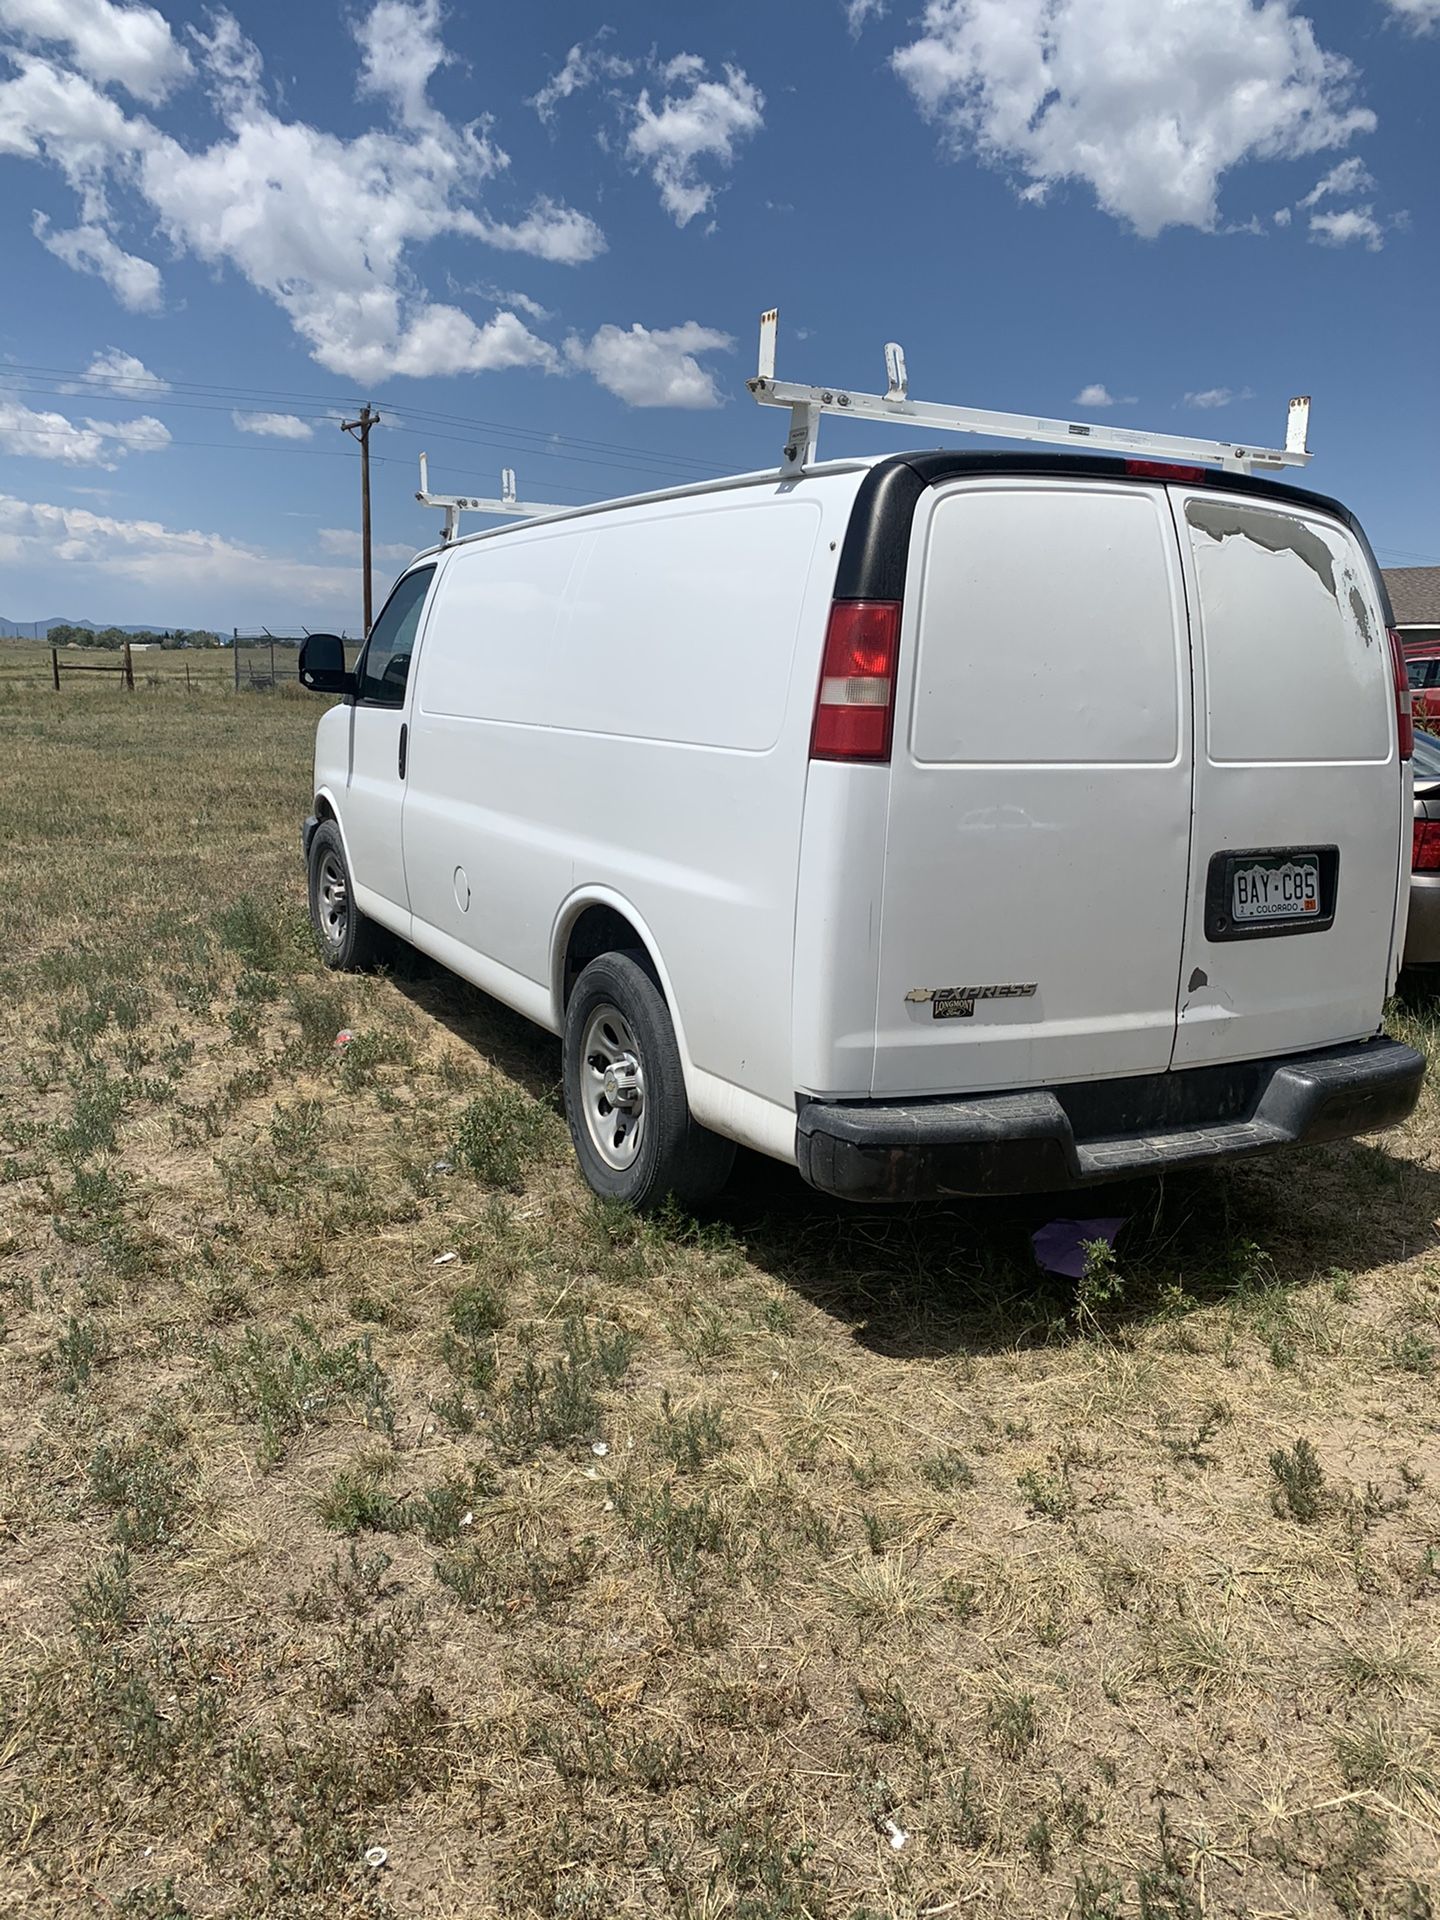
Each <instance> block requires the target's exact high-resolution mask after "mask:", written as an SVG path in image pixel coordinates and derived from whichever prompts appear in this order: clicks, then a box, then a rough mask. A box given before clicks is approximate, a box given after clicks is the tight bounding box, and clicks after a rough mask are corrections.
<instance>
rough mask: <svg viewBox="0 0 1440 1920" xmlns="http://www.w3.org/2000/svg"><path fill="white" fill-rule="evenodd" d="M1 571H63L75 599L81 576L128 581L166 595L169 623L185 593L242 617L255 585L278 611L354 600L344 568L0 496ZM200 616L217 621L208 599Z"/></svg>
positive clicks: (218, 537)
mask: <svg viewBox="0 0 1440 1920" xmlns="http://www.w3.org/2000/svg"><path fill="white" fill-rule="evenodd" d="M0 565H3V566H5V567H8V568H21V567H25V568H36V569H43V570H45V572H46V574H47V576H51V575H53V574H54V570H55V569H56V568H57V567H63V569H64V573H65V578H66V580H67V581H68V582H69V583H70V584H71V586H72V589H73V590H75V591H77V592H83V591H85V590H86V589H85V585H84V572H83V570H85V569H89V570H91V571H92V572H93V574H94V575H95V576H96V578H97V580H98V581H104V580H108V579H113V578H116V577H119V578H123V579H128V580H132V581H135V582H137V583H138V584H139V585H141V586H143V587H147V588H152V589H156V590H158V591H160V592H162V593H163V594H164V595H165V596H166V606H165V607H164V608H162V609H160V611H161V612H163V613H165V614H166V615H167V617H175V616H174V614H173V612H172V610H173V608H174V606H175V602H176V600H177V599H179V598H180V597H181V596H182V595H183V594H186V593H189V594H190V595H191V604H192V605H198V601H197V600H196V599H195V595H196V593H197V592H199V591H203V592H206V593H209V594H212V595H214V596H215V597H216V598H217V599H219V600H220V601H221V603H222V605H227V604H228V606H233V607H237V609H239V612H240V613H241V614H243V613H244V612H248V611H250V610H251V609H252V608H253V607H254V604H255V597H256V593H257V582H259V583H262V584H263V590H264V591H265V593H266V594H267V595H269V596H271V600H272V603H273V604H276V605H279V606H282V607H283V606H284V604H285V603H286V602H287V601H290V602H297V603H300V604H304V605H312V604H316V603H321V604H327V605H329V606H330V607H332V608H333V607H337V606H338V607H344V606H350V605H352V604H353V603H354V601H355V599H356V598H357V595H356V593H355V582H354V570H353V569H352V568H349V567H338V566H320V565H317V564H314V563H312V562H308V561H303V560H291V559H288V558H286V557H285V556H284V555H281V554H268V553H264V552H262V551H261V550H260V549H258V548H256V547H251V546H248V545H242V544H241V543H240V542H239V541H235V540H231V539H229V538H227V536H225V535H224V534H218V533H202V532H195V531H184V530H180V529H177V528H172V527H166V526H163V525H161V524H160V523H159V522H158V521H154V520H117V519H114V518H112V517H111V516H109V515H107V514H97V513H92V512H90V510H89V509H88V508H86V507H61V506H52V505H49V504H46V503H42V502H39V501H29V500H19V499H16V498H15V497H14V496H13V495H9V494H0ZM77 570H81V571H79V572H78V573H77ZM77 582H78V584H77ZM240 596H243V607H241V605H240ZM202 617H205V618H212V619H213V618H214V617H215V602H214V600H212V602H211V605H210V609H209V611H208V613H206V614H205V615H204V616H202ZM237 623H238V621H237Z"/></svg>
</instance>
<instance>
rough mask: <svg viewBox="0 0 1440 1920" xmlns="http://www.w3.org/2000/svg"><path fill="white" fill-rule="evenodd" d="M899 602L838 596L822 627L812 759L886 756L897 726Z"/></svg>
mask: <svg viewBox="0 0 1440 1920" xmlns="http://www.w3.org/2000/svg"><path fill="white" fill-rule="evenodd" d="M899 642H900V602H899V601H898V600H837V601H836V602H835V603H834V605H833V606H832V607H831V609H830V624H829V626H828V627H827V628H826V629H825V657H824V660H823V662H822V664H821V667H820V691H819V693H818V694H817V695H816V699H815V728H814V731H813V732H812V734H811V736H810V757H811V759H812V760H888V759H889V758H890V736H891V733H892V732H893V730H894V725H895V656H896V653H897V652H898V650H899Z"/></svg>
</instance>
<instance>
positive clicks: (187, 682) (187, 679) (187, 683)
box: [185, 660, 190, 693]
mask: <svg viewBox="0 0 1440 1920" xmlns="http://www.w3.org/2000/svg"><path fill="white" fill-rule="evenodd" d="M185 691H186V692H187V693H188V692H189V691H190V662H189V661H188V660H187V661H186V662H185Z"/></svg>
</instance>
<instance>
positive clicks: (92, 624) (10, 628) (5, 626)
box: [0, 613, 174, 640]
mask: <svg viewBox="0 0 1440 1920" xmlns="http://www.w3.org/2000/svg"><path fill="white" fill-rule="evenodd" d="M109 624H110V623H109V621H107V620H66V619H65V618H64V617H63V615H61V614H58V613H57V614H54V615H52V617H51V618H50V619H49V620H4V619H0V640H43V639H44V638H45V636H46V634H47V633H49V631H50V629H51V627H88V628H89V630H90V632H91V633H98V632H99V631H100V630H101V628H102V627H106V626H108V625H109ZM173 624H174V623H173V622H171V624H170V625H168V626H167V625H165V624H163V623H162V624H161V625H159V626H149V627H121V628H120V632H121V633H169V632H171V631H172V629H173Z"/></svg>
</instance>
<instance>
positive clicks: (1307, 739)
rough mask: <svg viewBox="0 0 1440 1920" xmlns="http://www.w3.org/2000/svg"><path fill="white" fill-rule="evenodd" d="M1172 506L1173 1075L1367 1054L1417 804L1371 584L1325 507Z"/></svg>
mask: <svg viewBox="0 0 1440 1920" xmlns="http://www.w3.org/2000/svg"><path fill="white" fill-rule="evenodd" d="M1172 493H1173V496H1174V507H1175V518H1176V524H1177V527H1178V529H1179V534H1180V547H1181V556H1182V564H1183V566H1184V569H1185V576H1186V592H1187V596H1188V599H1189V602H1190V607H1191V610H1192V644H1193V653H1194V661H1195V688H1196V698H1195V704H1196V727H1195V821H1194V834H1193V839H1192V842H1191V848H1190V886H1189V900H1188V905H1187V909H1186V920H1185V949H1184V956H1183V960H1182V964H1181V969H1180V998H1179V1023H1178V1028H1177V1032H1176V1040H1175V1053H1174V1064H1175V1065H1176V1066H1177V1067H1185V1066H1193V1065H1199V1064H1201V1063H1204V1062H1210V1061H1228V1060H1246V1059H1259V1058H1263V1057H1265V1056H1267V1055H1270V1054H1277V1053H1288V1052H1292V1051H1296V1050H1298V1049H1301V1048H1306V1047H1318V1046H1324V1045H1326V1044H1328V1043H1330V1042H1335V1041H1343V1040H1358V1039H1363V1038H1365V1037H1366V1036H1368V1035H1370V1034H1372V1033H1374V1032H1375V1030H1376V1028H1377V1027H1378V1026H1379V1024H1380V1016H1381V1012H1382V1009H1383V1006H1384V1001H1385V995H1386V992H1387V990H1388V987H1389V984H1390V982H1389V962H1390V953H1391V944H1392V937H1393V930H1394V925H1395V918H1396V912H1397V889H1398V882H1399V878H1400V873H1399V861H1400V857H1401V845H1402V839H1403V835H1404V821H1403V818H1402V816H1404V815H1408V812H1409V806H1410V801H1409V794H1408V791H1407V790H1406V788H1407V785H1408V783H1405V782H1403V781H1402V779H1401V777H1400V767H1399V765H1398V763H1397V743H1396V723H1395V699H1394V683H1393V666H1392V661H1391V655H1390V648H1389V642H1388V639H1387V636H1386V632H1385V618H1384V614H1383V612H1382V610H1381V600H1380V596H1379V592H1378V590H1377V586H1376V581H1375V576H1374V572H1373V569H1372V567H1371V564H1370V561H1369V558H1368V556H1367V555H1366V553H1365V551H1364V549H1363V547H1362V544H1361V542H1360V541H1359V540H1358V539H1357V538H1356V537H1355V535H1354V534H1353V533H1352V532H1351V531H1350V530H1349V529H1348V528H1347V527H1345V526H1343V525H1342V524H1341V523H1340V522H1339V521H1338V520H1335V519H1332V518H1330V517H1329V516H1327V515H1325V514H1324V513H1322V512H1320V511H1318V510H1314V509H1311V508H1310V507H1309V506H1308V505H1301V504H1300V503H1296V504H1295V505H1293V506H1292V505H1290V504H1289V503H1282V502H1279V501H1276V500H1273V499H1266V498H1265V497H1264V496H1258V497H1255V498H1247V497H1246V496H1245V495H1243V494H1239V493H1234V492H1228V491H1227V492H1223V493H1222V492H1220V491H1218V490H1214V491H1206V490H1204V489H1202V488H1196V489H1185V488H1181V487H1175V488H1173V489H1172Z"/></svg>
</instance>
